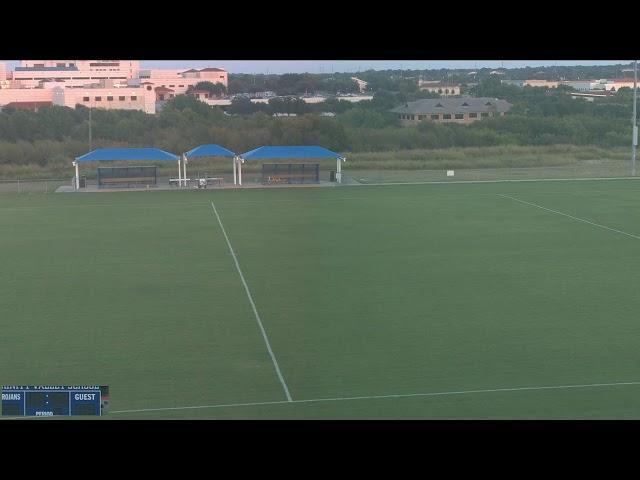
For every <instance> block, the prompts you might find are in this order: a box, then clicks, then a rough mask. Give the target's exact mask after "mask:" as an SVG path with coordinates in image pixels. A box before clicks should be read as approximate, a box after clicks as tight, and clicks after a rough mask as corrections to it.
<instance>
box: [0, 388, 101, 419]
mask: <svg viewBox="0 0 640 480" xmlns="http://www.w3.org/2000/svg"><path fill="white" fill-rule="evenodd" d="M108 410H109V387H108V386H105V385H3V386H2V416H12V417H53V416H59V415H62V416H76V415H83V416H101V415H104V414H105V413H107V412H108Z"/></svg>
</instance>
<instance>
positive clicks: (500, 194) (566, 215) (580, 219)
mask: <svg viewBox="0 0 640 480" xmlns="http://www.w3.org/2000/svg"><path fill="white" fill-rule="evenodd" d="M496 195H498V196H499V197H504V198H510V199H511V200H515V201H516V202H520V203H523V204H525V205H531V206H532V207H536V208H540V209H541V210H546V211H547V212H551V213H555V214H557V215H562V216H563V217H569V218H572V219H573V220H578V221H579V222H584V223H588V224H589V225H593V226H594V227H598V228H604V229H605V230H609V231H611V232H616V233H621V234H622V235H626V236H627V237H631V238H635V239H637V240H640V236H638V235H633V234H632V233H627V232H623V231H622V230H617V229H615V228H611V227H607V226H606V225H600V224H599V223H595V222H592V221H590V220H587V219H584V218H579V217H574V216H573V215H569V214H568V213H563V212H558V211H557V210H551V209H550V208H547V207H543V206H541V205H536V204H535V203H531V202H525V201H524V200H520V199H518V198H516V197H511V196H509V195H504V194H502V193H497V194H496Z"/></svg>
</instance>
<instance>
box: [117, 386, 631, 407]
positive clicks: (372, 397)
mask: <svg viewBox="0 0 640 480" xmlns="http://www.w3.org/2000/svg"><path fill="white" fill-rule="evenodd" d="M624 385H640V382H616V383H590V384H581V385H552V386H542V387H510V388H488V389H484V390H458V391H449V392H431V393H400V394H395V395H368V396H359V397H335V398H313V399H308V400H289V401H284V400H280V401H273V402H251V403H226V404H218V405H197V406H192V407H167V408H141V409H137V410H116V411H112V412H109V414H112V413H137V412H161V411H169V410H197V409H203V408H225V407H253V406H260V405H282V404H291V403H319V402H341V401H348V400H376V399H379V400H380V399H386V398H409V397H436V396H446V395H468V394H474V393H500V392H520V391H527V390H566V389H571V388H597V387H615V386H624Z"/></svg>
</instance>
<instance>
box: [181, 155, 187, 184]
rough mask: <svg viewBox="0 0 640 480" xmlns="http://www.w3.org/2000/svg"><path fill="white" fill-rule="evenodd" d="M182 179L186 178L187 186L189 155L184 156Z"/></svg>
mask: <svg viewBox="0 0 640 480" xmlns="http://www.w3.org/2000/svg"><path fill="white" fill-rule="evenodd" d="M182 170H183V172H182V179H183V180H184V186H185V187H186V186H187V157H185V156H183V157H182Z"/></svg>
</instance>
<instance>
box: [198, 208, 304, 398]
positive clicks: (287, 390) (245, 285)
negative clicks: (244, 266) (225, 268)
mask: <svg viewBox="0 0 640 480" xmlns="http://www.w3.org/2000/svg"><path fill="white" fill-rule="evenodd" d="M211 207H212V208H213V213H215V214H216V218H217V219H218V223H219V224H220V228H221V229H222V233H223V234H224V238H225V240H226V241H227V245H228V246H229V251H230V252H231V256H232V257H233V261H234V262H235V264H236V269H237V270H238V273H239V274H240V280H242V285H244V289H245V291H246V292H247V297H248V298H249V303H251V308H253V313H254V314H255V316H256V321H257V322H258V326H259V327H260V331H261V332H262V338H264V343H265V344H266V345H267V350H269V355H271V360H272V361H273V366H274V367H275V369H276V373H277V374H278V378H279V379H280V383H281V384H282V388H283V389H284V393H285V394H286V396H287V401H289V402H291V401H292V398H291V394H290V393H289V388H288V387H287V383H286V382H285V381H284V377H283V376H282V373H281V372H280V367H279V366H278V361H277V360H276V356H275V355H274V353H273V350H271V344H270V343H269V338H268V337H267V332H266V331H265V330H264V327H263V326H262V320H260V315H259V314H258V309H257V308H256V304H255V303H253V298H252V297H251V292H250V291H249V286H248V285H247V282H246V281H245V279H244V275H243V274H242V270H240V264H239V263H238V259H237V258H236V254H235V252H234V251H233V247H232V246H231V242H230V241H229V237H228V236H227V232H226V230H225V229H224V225H222V220H220V215H218V211H217V210H216V206H215V205H214V204H213V200H212V201H211Z"/></svg>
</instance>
